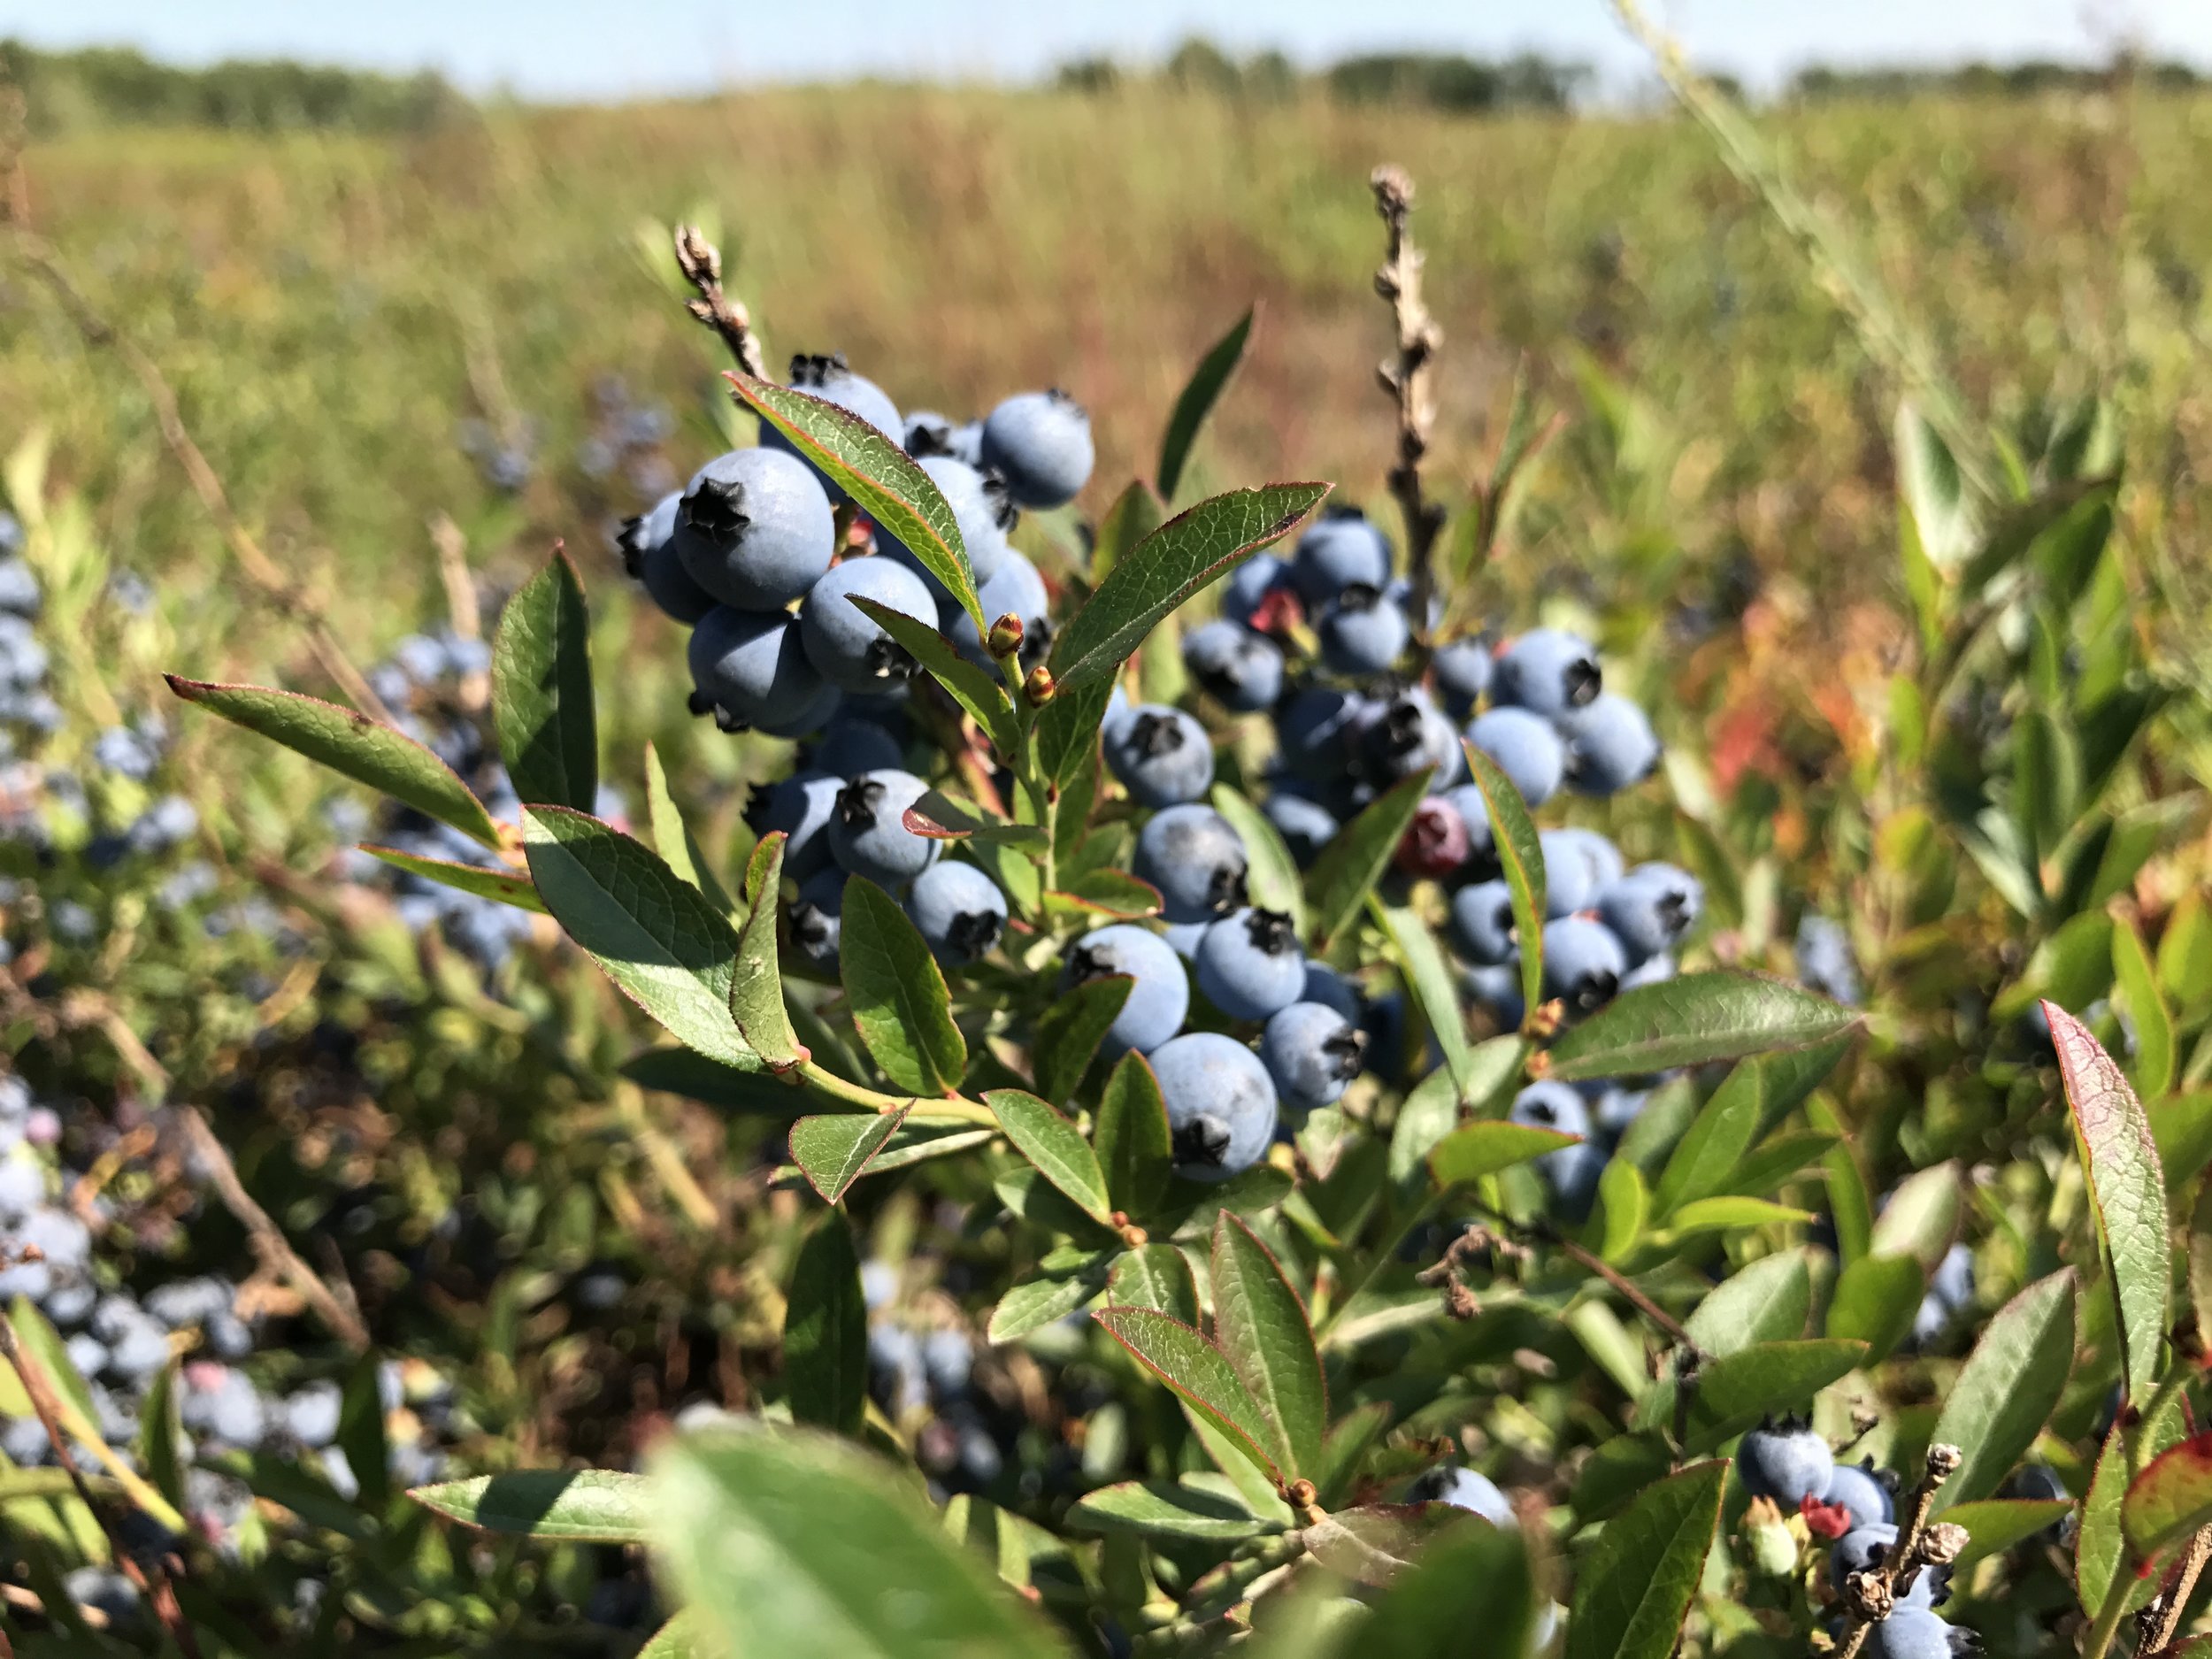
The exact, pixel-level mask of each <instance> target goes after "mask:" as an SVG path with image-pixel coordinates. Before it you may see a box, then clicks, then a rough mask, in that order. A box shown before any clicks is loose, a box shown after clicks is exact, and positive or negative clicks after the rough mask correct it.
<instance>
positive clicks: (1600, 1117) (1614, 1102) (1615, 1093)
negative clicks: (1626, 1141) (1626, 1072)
mask: <svg viewBox="0 0 2212 1659" xmlns="http://www.w3.org/2000/svg"><path fill="white" fill-rule="evenodd" d="M1650 1102H1651V1091H1650V1090H1649V1089H1647V1088H1625V1087H1622V1086H1621V1085H1620V1084H1618V1083H1608V1084H1606V1085H1605V1086H1604V1087H1602V1088H1601V1089H1600V1090H1599V1091H1598V1092H1597V1094H1596V1095H1595V1096H1594V1098H1592V1100H1591V1102H1590V1118H1591V1121H1592V1122H1594V1123H1595V1124H1596V1125H1597V1126H1598V1129H1599V1131H1600V1132H1601V1133H1604V1134H1607V1135H1609V1136H1611V1137H1612V1138H1613V1139H1614V1140H1616V1141H1617V1140H1619V1139H1620V1137H1621V1136H1623V1135H1624V1134H1626V1133H1628V1128H1629V1125H1631V1124H1632V1123H1634V1122H1635V1121H1636V1119H1637V1118H1640V1117H1641V1116H1643V1110H1644V1108H1645V1107H1646V1106H1647V1105H1648V1104H1649V1103H1650Z"/></svg>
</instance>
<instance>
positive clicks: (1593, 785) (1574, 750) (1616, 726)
mask: <svg viewBox="0 0 2212 1659" xmlns="http://www.w3.org/2000/svg"><path fill="white" fill-rule="evenodd" d="M1559 731H1560V735H1562V736H1563V737H1564V738H1565V739H1566V740H1567V782H1568V785H1569V787H1571V788H1573V789H1574V790H1576V791H1577V792H1578V793H1579V794H1582V795H1613V794H1616V793H1617V792H1618V791H1620V790H1623V789H1625V788H1627V787H1630V786H1631V785H1632V784H1639V783H1641V782H1642V781H1643V780H1645V779H1647V778H1648V777H1650V776H1651V774H1652V772H1653V771H1654V770H1655V768H1656V767H1657V766H1658V764H1659V740H1658V738H1657V737H1655V736H1654V735H1653V733H1652V730H1651V722H1650V721H1649V720H1648V719H1647V718H1645V716H1644V711H1643V710H1641V709H1640V708H1638V707H1637V706H1636V705H1635V704H1634V703H1631V702H1630V701H1629V700H1628V699H1627V698H1626V697H1623V696H1617V695H1614V694H1613V693H1612V692H1607V693H1606V694H1605V695H1602V696H1601V697H1597V698H1594V700H1592V702H1591V703H1589V704H1588V706H1587V707H1585V708H1580V709H1571V710H1568V711H1567V712H1565V713H1564V714H1563V715H1561V716H1560V717H1559Z"/></svg>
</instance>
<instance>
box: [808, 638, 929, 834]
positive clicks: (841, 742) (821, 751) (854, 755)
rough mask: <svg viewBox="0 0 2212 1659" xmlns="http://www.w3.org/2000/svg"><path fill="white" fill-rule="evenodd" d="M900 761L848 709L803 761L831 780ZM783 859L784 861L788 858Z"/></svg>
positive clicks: (880, 733) (897, 751)
mask: <svg viewBox="0 0 2212 1659" xmlns="http://www.w3.org/2000/svg"><path fill="white" fill-rule="evenodd" d="M801 637H802V640H803V638H804V636H803V635H802V636H801ZM904 759H905V756H904V753H903V751H902V749H901V748H900V745H899V740H898V739H897V738H896V737H895V736H893V735H892V733H890V732H888V731H887V730H886V729H885V728H884V727H883V726H879V725H878V724H876V722H875V721H873V720H865V719H861V718H858V717H856V716H855V715H854V714H853V713H852V712H851V710H849V709H848V710H847V711H846V712H845V713H844V714H841V715H840V716H839V717H838V718H836V719H834V720H832V721H831V722H830V723H829V724H828V725H827V726H824V727H823V728H822V731H821V734H820V735H819V736H818V737H817V738H816V739H815V740H814V741H813V742H812V743H811V744H810V745H809V746H808V748H807V749H806V752H805V754H804V756H803V763H804V764H805V767H806V769H807V770H808V771H809V772H826V773H827V774H828V775H829V776H831V777H833V778H851V777H855V776H856V775H858V774H859V773H861V772H876V771H879V770H880V769H881V768H883V767H885V766H898V765H901V764H903V763H904ZM785 856H786V858H787V859H788V857H789V854H788V853H786V855H785Z"/></svg>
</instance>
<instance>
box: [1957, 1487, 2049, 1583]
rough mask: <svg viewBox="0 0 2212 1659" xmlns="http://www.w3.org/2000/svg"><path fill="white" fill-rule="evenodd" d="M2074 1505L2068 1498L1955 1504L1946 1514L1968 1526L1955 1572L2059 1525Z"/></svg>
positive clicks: (1992, 1500)
mask: <svg viewBox="0 0 2212 1659" xmlns="http://www.w3.org/2000/svg"><path fill="white" fill-rule="evenodd" d="M2073 1507H2074V1505H2073V1502H2072V1501H2071V1500H2070V1499H2066V1498H1984V1499H1983V1500H1981V1501H1980V1502H1978V1503H1962V1504H1959V1505H1957V1506H1955V1508H1953V1509H1951V1510H1950V1511H1949V1512H1948V1513H1947V1514H1946V1515H1945V1516H1944V1517H1943V1518H1944V1519H1945V1520H1947V1521H1948V1522H1950V1523H1951V1525H1954V1526H1962V1527H1964V1528H1965V1529H1966V1538H1967V1543H1966V1548H1965V1549H1964V1550H1963V1551H1962V1553H1961V1554H1960V1555H1959V1558H1958V1562H1957V1563H1956V1566H1955V1571H1959V1572H1964V1571H1967V1570H1968V1569H1969V1568H1970V1567H1972V1566H1973V1565H1974V1563H1976V1562H1978V1561H1986V1560H1988V1559H1989V1557H1990V1556H1992V1555H2003V1554H2004V1553H2005V1551H2007V1550H2008V1549H2011V1548H2015V1547H2016V1546H2018V1545H2021V1544H2024V1543H2026V1542H2027V1541H2028V1540H2030V1539H2031V1538H2033V1537H2034V1536H2035V1535H2036V1534H2037V1533H2039V1532H2043V1531H2045V1530H2046V1529H2047V1528H2049V1527H2053V1526H2055V1525H2058V1523H2059V1521H2060V1520H2061V1519H2062V1517H2064V1516H2065V1514H2066V1512H2067V1511H2068V1510H2069V1509H2072V1508H2073Z"/></svg>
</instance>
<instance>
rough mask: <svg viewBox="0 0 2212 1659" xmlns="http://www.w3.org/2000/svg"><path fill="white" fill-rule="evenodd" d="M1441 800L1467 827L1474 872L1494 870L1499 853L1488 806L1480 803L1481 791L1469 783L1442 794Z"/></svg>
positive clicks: (1468, 848) (1469, 854) (1468, 847)
mask: <svg viewBox="0 0 2212 1659" xmlns="http://www.w3.org/2000/svg"><path fill="white" fill-rule="evenodd" d="M1444 800H1445V803H1446V804H1447V805H1448V806H1449V807H1450V808H1451V809H1452V810H1454V811H1455V812H1456V813H1458V814H1459V821H1460V822H1461V823H1463V824H1464V825H1465V826H1467V862H1468V863H1469V864H1471V865H1472V866H1474V867H1475V868H1476V869H1477V870H1494V869H1496V868H1497V866H1498V849H1497V844H1496V841H1495V839H1494V835H1493V833H1492V831H1491V828H1490V803H1488V802H1487V801H1486V800H1484V799H1483V797H1482V790H1481V788H1480V787H1479V786H1477V785H1475V784H1471V783H1463V784H1456V785H1455V786H1453V787H1451V788H1449V789H1447V790H1446V791H1445V792H1444Z"/></svg>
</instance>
